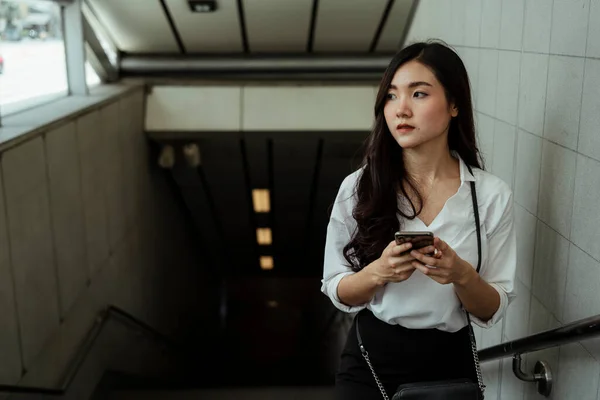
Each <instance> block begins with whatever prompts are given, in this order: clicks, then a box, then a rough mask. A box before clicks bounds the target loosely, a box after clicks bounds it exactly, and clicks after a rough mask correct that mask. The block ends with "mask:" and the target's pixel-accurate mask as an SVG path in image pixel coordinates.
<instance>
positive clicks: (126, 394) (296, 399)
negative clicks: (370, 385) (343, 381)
mask: <svg viewBox="0 0 600 400" xmlns="http://www.w3.org/2000/svg"><path fill="white" fill-rule="evenodd" d="M332 398H333V387H331V386H323V387H309V386H307V387H267V388H237V389H202V390H181V391H176V390H171V391H137V390H136V391H121V392H115V393H113V394H112V395H111V396H110V400H142V399H143V400H192V399H194V400H200V399H202V400H204V399H206V400H280V399H286V400H331V399H332Z"/></svg>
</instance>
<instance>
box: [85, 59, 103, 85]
mask: <svg viewBox="0 0 600 400" xmlns="http://www.w3.org/2000/svg"><path fill="white" fill-rule="evenodd" d="M85 82H86V83H87V85H88V88H92V87H94V86H98V85H99V84H100V83H101V80H100V77H99V76H98V74H97V73H96V71H95V70H94V68H92V65H91V64H90V62H89V61H86V62H85Z"/></svg>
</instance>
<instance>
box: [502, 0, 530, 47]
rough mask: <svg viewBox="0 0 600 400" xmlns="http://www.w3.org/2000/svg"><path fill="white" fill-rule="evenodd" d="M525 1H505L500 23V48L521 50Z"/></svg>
mask: <svg viewBox="0 0 600 400" xmlns="http://www.w3.org/2000/svg"><path fill="white" fill-rule="evenodd" d="M524 12H525V0H503V1H502V17H501V21H500V48H501V49H503V50H518V51H520V50H521V47H522V44H523V17H524V15H523V14H524Z"/></svg>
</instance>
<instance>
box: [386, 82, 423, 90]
mask: <svg viewBox="0 0 600 400" xmlns="http://www.w3.org/2000/svg"><path fill="white" fill-rule="evenodd" d="M417 86H430V87H433V85H432V84H431V83H428V82H424V81H418V82H411V83H409V84H408V88H409V89H412V88H414V87H417ZM390 89H393V90H397V89H398V87H397V86H396V85H390Z"/></svg>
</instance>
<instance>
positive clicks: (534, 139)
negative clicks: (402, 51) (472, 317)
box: [408, 0, 600, 400]
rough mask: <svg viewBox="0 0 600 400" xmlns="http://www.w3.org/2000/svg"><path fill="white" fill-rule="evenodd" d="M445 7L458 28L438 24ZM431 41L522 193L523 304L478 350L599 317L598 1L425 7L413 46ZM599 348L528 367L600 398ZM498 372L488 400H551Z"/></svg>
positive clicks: (492, 371) (485, 148) (499, 164)
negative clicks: (461, 74) (446, 58)
mask: <svg viewBox="0 0 600 400" xmlns="http://www.w3.org/2000/svg"><path fill="white" fill-rule="evenodd" d="M449 4H451V5H449ZM448 7H454V8H458V9H459V10H458V11H457V10H454V11H455V12H453V13H452V15H453V16H456V18H458V19H459V20H458V21H452V22H451V21H450V18H443V17H442V16H441V15H440V14H444V13H446V15H449V11H448V10H447V8H448ZM440 10H442V11H440ZM477 16H479V18H477ZM461 25H462V26H464V27H465V28H464V32H465V34H464V35H456V34H455V33H454V32H452V30H453V29H454V28H455V27H456V26H461ZM477 29H479V31H478V32H476V31H477ZM428 38H440V39H443V40H444V41H446V42H447V43H449V44H450V45H452V46H453V47H454V48H455V49H456V50H457V52H458V53H459V54H460V55H461V57H462V58H463V60H464V62H465V64H466V65H467V69H468V71H469V74H470V78H471V81H472V82H474V83H475V84H473V85H472V86H473V93H474V102H475V106H476V117H477V128H478V138H479V143H480V148H481V150H482V152H483V155H484V158H485V161H486V167H487V169H488V170H490V171H492V172H493V173H495V174H496V175H498V176H500V177H501V178H502V179H504V180H506V181H507V182H509V184H511V185H512V187H513V190H514V193H515V197H514V198H515V202H516V207H515V214H516V218H517V224H516V228H517V238H518V241H519V252H518V258H519V265H518V273H517V279H518V283H517V289H518V298H517V299H516V300H515V301H514V302H513V304H512V305H511V306H510V307H509V310H508V313H507V316H506V318H505V321H504V324H503V325H502V328H501V330H500V332H498V328H494V329H491V330H483V331H479V330H478V335H479V337H480V338H481V342H480V347H487V346H488V345H489V344H490V343H495V342H496V341H499V340H500V338H501V339H502V340H503V341H506V340H509V339H516V338H518V337H521V336H524V335H527V334H533V333H536V332H539V331H541V330H545V329H549V328H552V327H557V326H559V325H562V324H564V323H567V322H570V321H573V320H576V319H578V318H583V317H587V316H590V315H592V314H599V313H600V306H599V305H600V297H599V295H598V293H600V284H599V283H598V282H600V246H598V243H599V242H600V213H599V212H598V204H599V201H598V199H600V189H599V188H600V178H599V177H600V0H463V1H456V2H454V1H452V2H446V1H444V0H428V1H421V2H420V3H419V6H418V9H417V12H416V14H415V21H414V23H413V25H412V27H411V30H410V32H409V37H408V41H409V42H412V41H417V40H423V39H428ZM498 335H500V336H498ZM598 349H600V340H595V341H587V342H582V343H581V344H578V343H577V344H573V345H571V346H566V347H563V348H560V349H553V350H547V351H542V352H538V353H534V354H531V355H530V356H529V360H528V364H529V365H530V366H532V365H533V364H534V363H535V361H536V360H538V359H545V360H546V361H549V362H550V363H551V366H552V368H553V372H554V373H555V374H556V375H557V380H556V388H555V390H554V392H555V393H554V396H553V398H555V399H561V400H562V399H574V398H579V399H600V397H598V396H599V394H598V386H599V380H600V351H599V350H598ZM492 364H493V365H492V366H490V367H486V371H485V375H486V378H487V379H488V381H487V382H486V383H487V385H488V391H487V396H486V398H493V399H496V398H499V399H510V400H513V399H541V398H542V397H541V396H539V395H537V394H536V393H535V388H534V387H533V385H531V384H523V383H521V382H520V381H518V380H517V379H516V378H514V375H513V374H512V372H511V369H510V361H507V362H506V363H505V364H504V366H503V367H499V366H498V365H497V363H492Z"/></svg>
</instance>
